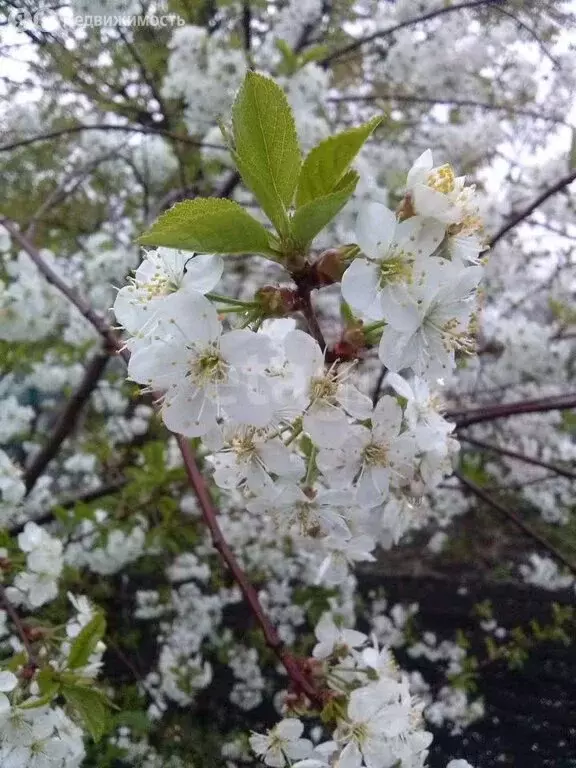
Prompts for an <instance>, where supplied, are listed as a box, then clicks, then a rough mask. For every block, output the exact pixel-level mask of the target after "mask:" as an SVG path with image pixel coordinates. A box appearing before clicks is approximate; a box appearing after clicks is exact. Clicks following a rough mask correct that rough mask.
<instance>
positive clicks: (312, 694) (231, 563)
mask: <svg viewBox="0 0 576 768" xmlns="http://www.w3.org/2000/svg"><path fill="white" fill-rule="evenodd" d="M0 223H2V224H3V225H4V226H5V227H6V229H7V230H8V231H9V232H10V233H11V234H12V235H13V237H14V238H15V240H16V241H17V242H18V243H19V244H20V245H21V247H22V248H23V249H24V250H25V251H26V252H27V253H28V255H29V256H30V258H31V259H32V260H33V261H34V263H35V264H36V266H37V267H38V269H39V271H40V272H41V273H42V274H43V275H44V277H45V278H46V279H47V280H48V281H49V282H50V283H51V284H52V285H54V286H55V287H56V288H58V290H60V291H61V292H62V294H63V295H64V296H65V297H66V298H67V299H68V300H69V301H70V302H71V303H72V304H73V305H74V306H75V307H77V309H78V310H79V311H80V312H81V313H82V315H83V316H84V317H85V318H86V319H87V320H88V321H89V322H90V323H91V324H92V325H93V326H94V328H95V329H96V330H97V331H98V333H99V334H100V335H101V336H102V337H103V338H104V339H105V341H106V342H107V344H108V345H109V346H110V348H111V349H112V350H114V351H116V352H117V353H118V354H119V355H120V356H121V357H122V359H123V360H124V361H125V362H126V363H128V361H129V359H130V353H129V351H128V350H127V349H126V348H125V347H124V346H123V344H122V341H121V340H120V338H119V337H118V336H117V334H116V333H115V332H114V330H113V329H112V327H111V326H109V325H108V323H107V322H106V320H105V319H104V318H102V317H101V316H100V315H98V314H97V313H96V312H94V310H93V309H92V308H91V307H90V305H89V304H88V303H87V302H86V300H85V299H83V298H82V297H81V296H80V295H79V294H78V293H77V292H76V291H75V290H74V288H72V287H70V286H69V285H67V284H66V283H65V282H64V281H63V280H62V278H61V277H59V275H57V274H56V273H55V272H54V270H52V268H51V267H50V266H49V265H48V264H46V262H45V261H44V259H43V258H42V256H41V254H40V253H39V251H38V250H37V249H36V248H35V247H34V246H33V245H32V243H30V242H29V241H28V239H27V238H26V237H25V236H24V235H22V234H21V233H20V231H19V230H18V229H17V227H16V226H15V225H14V224H13V223H12V222H9V221H7V220H6V219H0ZM176 440H177V441H178V445H179V448H180V452H181V454H182V459H183V461H184V466H185V468H186V473H187V475H188V478H189V480H190V484H191V486H192V489H193V491H194V493H195V495H196V497H197V499H198V502H199V504H200V508H201V510H202V517H203V520H204V522H205V523H206V525H207V527H208V529H209V530H210V533H211V536H212V541H213V542H214V547H215V548H216V550H217V551H218V552H219V554H220V556H221V557H222V559H223V560H224V562H225V563H226V565H227V566H228V567H229V568H230V570H231V572H232V575H233V577H234V579H235V581H236V582H237V584H238V586H239V587H240V589H241V591H242V594H243V595H244V598H245V600H246V602H247V603H248V605H249V607H250V610H251V611H252V613H253V614H254V617H255V618H256V620H257V622H258V624H259V625H260V627H261V629H262V632H263V633H264V637H265V639H266V643H267V644H268V646H269V647H270V648H271V649H272V650H273V651H274V653H275V654H276V656H277V657H278V658H279V659H280V661H281V662H282V664H283V665H284V667H285V669H286V671H287V673H288V675H289V677H290V679H291V680H292V683H293V684H294V686H295V687H296V688H297V689H298V690H299V691H300V692H301V693H303V694H304V695H306V696H307V697H308V698H309V699H310V701H311V702H312V703H313V704H315V705H316V706H319V707H320V708H321V707H322V706H323V698H322V694H321V692H319V691H316V690H315V688H314V687H313V686H312V685H311V683H310V681H309V680H308V679H307V678H306V676H305V675H304V673H303V671H302V667H301V664H300V662H299V660H298V659H296V658H295V657H294V656H292V654H290V653H289V652H288V651H287V649H286V648H285V647H284V645H283V644H282V641H281V640H280V637H279V636H278V633H277V632H276V630H275V629H274V627H273V625H272V624H271V622H270V620H269V619H268V617H267V616H266V614H265V613H264V609H263V608H262V606H261V604H260V601H259V600H258V595H257V593H256V590H255V589H254V587H253V586H252V585H251V584H250V582H249V580H248V578H247V576H246V574H245V573H244V571H243V570H242V568H241V567H240V564H239V563H238V561H237V560H236V557H235V556H234V553H233V552H232V550H231V549H230V547H229V546H228V544H227V542H226V540H225V539H224V536H223V535H222V531H221V529H220V526H219V524H218V520H217V518H216V510H215V509H214V506H213V504H212V501H211V499H210V494H209V492H208V487H207V485H206V481H205V480H204V477H203V476H202V473H201V472H200V470H199V469H198V465H197V464H196V460H195V458H194V455H193V453H192V450H191V448H190V446H189V444H188V442H187V440H186V439H185V438H184V437H182V436H181V435H176ZM0 596H1V593H0Z"/></svg>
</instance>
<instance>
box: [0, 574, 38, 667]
mask: <svg viewBox="0 0 576 768" xmlns="http://www.w3.org/2000/svg"><path fill="white" fill-rule="evenodd" d="M0 600H1V601H2V604H3V605H4V610H5V611H6V613H7V614H8V616H9V617H10V619H11V621H12V623H13V624H14V626H15V628H16V632H17V633H18V637H19V638H20V640H21V641H22V645H23V646H24V648H25V649H26V653H27V654H28V659H29V661H30V663H31V664H33V665H34V666H35V667H37V666H38V661H37V659H36V654H35V653H34V649H33V648H32V644H31V643H30V640H29V639H28V635H27V633H26V628H25V627H24V624H23V623H22V620H21V618H20V616H18V613H17V612H16V609H15V608H14V606H13V605H12V603H11V602H10V600H9V599H8V595H7V594H6V589H5V588H4V585H3V584H2V583H0Z"/></svg>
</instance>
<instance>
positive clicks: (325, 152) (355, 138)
mask: <svg viewBox="0 0 576 768" xmlns="http://www.w3.org/2000/svg"><path fill="white" fill-rule="evenodd" d="M381 120H382V118H381V117H375V118H373V119H372V120H370V122H368V123H365V124H364V125H361V126H359V127H358V128H351V129H350V130H349V131H344V132H343V133H338V134H336V136H330V137H329V138H328V139H325V140H324V141H321V142H320V144H318V145H317V146H315V147H314V149H312V150H311V151H310V153H309V154H308V156H307V157H306V159H305V160H304V163H303V165H302V171H301V173H300V178H299V179H298V189H297V191H296V205H297V206H298V207H300V206H302V205H305V204H306V203H309V202H310V201H311V200H315V199H316V198H319V197H325V196H326V195H329V194H330V193H331V192H334V191H335V190H336V188H337V186H338V183H339V182H340V181H341V180H342V177H343V176H345V174H346V173H347V171H348V169H349V167H350V163H351V162H352V161H353V160H354V158H355V157H356V155H357V154H358V152H359V151H360V150H361V149H362V145H363V144H364V142H365V141H366V139H368V138H369V136H370V135H371V134H372V132H373V131H374V130H375V128H376V126H377V125H378V124H379V123H380V122H381Z"/></svg>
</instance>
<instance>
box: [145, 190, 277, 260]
mask: <svg viewBox="0 0 576 768" xmlns="http://www.w3.org/2000/svg"><path fill="white" fill-rule="evenodd" d="M138 242H139V243H140V244H141V245H156V246H157V245H163V246H166V247H167V248H182V249H183V250H185V251H200V252H202V253H262V254H268V253H270V252H271V248H270V237H269V234H268V232H267V231H266V229H265V227H263V226H262V224H260V223H259V222H258V221H256V219H253V218H252V216H250V214H248V213H246V211H245V210H244V208H242V207H241V206H240V205H238V203H235V202H233V201H232V200H226V199H223V198H217V197H210V198H198V199H196V200H184V202H182V203H178V204H177V205H175V206H174V207H173V208H170V210H169V211H166V213H164V214H162V216H160V218H159V219H158V220H157V221H156V222H155V223H154V224H153V225H152V227H151V228H150V229H149V230H148V232H146V233H145V234H144V235H142V236H141V237H140V238H139V239H138Z"/></svg>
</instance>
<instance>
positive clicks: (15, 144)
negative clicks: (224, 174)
mask: <svg viewBox="0 0 576 768" xmlns="http://www.w3.org/2000/svg"><path fill="white" fill-rule="evenodd" d="M84 131H119V132H121V133H143V134H152V135H158V136H164V137H165V138H167V139H172V140H173V141H179V142H181V143H182V144H189V145H190V146H191V147H199V148H202V147H205V148H206V149H221V150H222V151H224V152H227V151H228V148H227V147H226V146H224V144H210V143H206V142H204V141H198V140H197V139H193V138H191V137H190V136H184V135H183V134H181V133H174V132H173V131H167V130H165V129H164V128H154V127H153V126H145V125H141V126H140V125H110V124H109V123H102V124H95V125H71V126H69V127H67V128H60V129H58V130H55V131H49V132H48V133H41V134H38V135H36V136H29V137H28V138H26V139H18V141H12V142H10V143H9V144H2V145H1V146H0V152H9V151H10V150H12V149H19V148H20V147H28V146H30V144H36V143H38V142H40V141H50V140H51V139H58V138H60V136H69V135H70V134H74V133H82V132H84Z"/></svg>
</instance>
